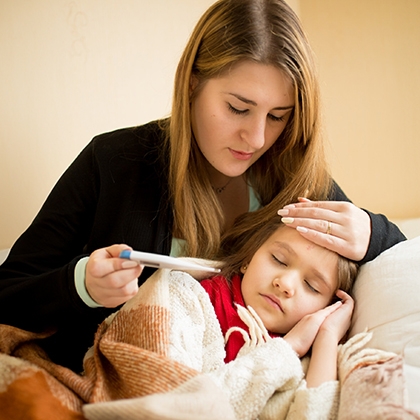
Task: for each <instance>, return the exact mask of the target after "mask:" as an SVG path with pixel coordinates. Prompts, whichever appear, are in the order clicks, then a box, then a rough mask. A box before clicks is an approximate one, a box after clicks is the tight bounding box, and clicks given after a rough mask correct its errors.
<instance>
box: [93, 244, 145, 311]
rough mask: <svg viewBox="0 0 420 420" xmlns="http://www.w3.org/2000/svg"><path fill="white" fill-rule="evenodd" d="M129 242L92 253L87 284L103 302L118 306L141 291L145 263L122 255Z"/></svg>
mask: <svg viewBox="0 0 420 420" xmlns="http://www.w3.org/2000/svg"><path fill="white" fill-rule="evenodd" d="M125 249H131V248H130V247H129V246H127V245H112V246H110V247H107V248H101V249H98V250H96V251H94V252H92V254H91V255H90V257H89V261H88V262H87V265H86V277H85V285H86V290H87V292H88V293H89V295H90V297H91V298H92V299H93V300H94V301H95V302H96V303H98V304H99V305H102V306H105V307H106V308H115V307H117V306H118V305H121V304H123V303H125V302H127V301H128V300H129V299H131V298H132V297H133V296H134V295H135V294H136V293H137V291H138V288H139V287H138V277H139V276H140V274H141V272H142V271H143V266H141V265H139V264H138V263H137V262H135V261H131V260H125V259H122V258H119V255H120V253H121V251H124V250H125Z"/></svg>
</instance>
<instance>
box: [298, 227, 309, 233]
mask: <svg viewBox="0 0 420 420" xmlns="http://www.w3.org/2000/svg"><path fill="white" fill-rule="evenodd" d="M296 230H297V231H298V232H302V233H308V229H306V227H303V226H298V227H297V228H296Z"/></svg>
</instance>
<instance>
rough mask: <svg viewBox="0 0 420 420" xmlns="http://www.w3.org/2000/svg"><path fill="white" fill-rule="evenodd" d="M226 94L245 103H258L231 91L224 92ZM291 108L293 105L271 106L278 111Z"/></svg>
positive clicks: (254, 104)
mask: <svg viewBox="0 0 420 420" xmlns="http://www.w3.org/2000/svg"><path fill="white" fill-rule="evenodd" d="M226 93H227V94H228V95H232V96H234V97H235V98H236V99H239V100H240V101H242V102H244V103H246V104H247V105H253V106H257V105H258V104H257V103H256V102H255V101H253V100H252V99H247V98H244V97H243V96H241V95H238V94H237V93H231V92H226ZM292 108H294V105H286V106H276V107H275V108H273V109H275V110H278V111H284V110H287V109H292Z"/></svg>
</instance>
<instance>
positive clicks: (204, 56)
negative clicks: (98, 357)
mask: <svg viewBox="0 0 420 420" xmlns="http://www.w3.org/2000/svg"><path fill="white" fill-rule="evenodd" d="M243 60H252V61H254V62H258V63H262V64H268V65H273V66H275V67H276V68H278V69H280V70H281V71H282V72H283V74H285V75H286V76H287V77H288V78H290V80H291V82H292V85H293V87H294V95H295V107H294V110H293V112H292V115H291V117H290V119H289V121H288V123H287V125H286V127H285V129H284V131H283V133H282V134H281V135H280V137H279V138H278V140H277V141H276V142H275V144H274V145H273V146H272V147H271V148H270V149H269V150H268V151H267V152H266V153H265V154H264V155H263V156H262V157H261V158H260V159H259V160H258V161H257V162H255V163H254V164H253V165H252V167H251V168H250V169H249V170H248V171H247V173H246V179H247V182H248V183H249V184H250V185H251V186H252V187H253V188H254V190H255V192H256V193H257V196H258V197H259V199H260V202H261V204H262V206H264V207H263V208H262V209H261V210H259V211H257V212H254V213H252V214H249V219H248V220H247V222H246V223H247V225H246V226H244V225H242V226H241V225H239V226H238V227H237V228H236V229H239V230H237V232H236V233H235V235H236V234H237V233H240V232H241V231H242V229H245V230H246V229H248V228H250V229H255V228H257V227H258V226H260V225H261V223H264V221H267V220H268V218H270V217H271V216H272V215H273V214H274V213H273V210H274V211H276V210H277V209H278V208H281V207H282V206H283V205H285V204H287V203H290V202H293V201H295V200H296V199H297V197H298V196H300V195H304V194H305V195H306V196H308V197H310V198H313V199H325V198H326V196H327V193H328V191H329V188H330V177H329V175H328V171H327V169H326V168H327V165H326V162H325V157H324V150H323V142H322V139H321V137H320V107H319V92H318V82H317V76H316V72H315V65H314V58H313V53H312V51H311V48H310V46H309V44H308V41H307V39H306V36H305V34H304V32H303V30H302V28H301V25H300V22H299V20H298V18H297V17H296V15H295V13H294V12H293V11H292V10H291V9H290V7H289V6H288V5H287V4H286V3H285V2H284V1H283V0H219V1H217V2H216V3H214V4H213V5H212V6H211V7H210V8H209V9H208V10H207V12H205V14H204V15H203V16H202V17H201V19H200V20H199V22H198V23H197V25H196V27H195V29H194V31H193V33H192V35H191V37H190V40H189V42H188V44H187V46H186V48H185V50H184V53H183V55H182V57H181V59H180V62H179V64H178V68H177V71H176V75H175V83H174V94H173V104H172V114H171V117H170V118H169V119H168V120H167V121H166V123H165V124H166V125H165V127H164V128H165V130H166V133H167V146H168V147H169V150H170V161H169V188H170V197H171V200H172V205H173V216H174V230H173V234H174V236H176V237H179V238H182V239H185V240H186V250H185V253H186V255H189V256H193V257H202V258H214V257H215V256H216V255H217V252H218V250H219V247H220V240H221V239H220V238H221V235H222V233H223V226H224V217H223V213H222V210H221V207H220V204H219V202H218V200H217V198H216V195H215V193H214V191H213V190H212V188H211V185H210V182H209V180H208V177H207V176H206V172H205V170H204V169H203V168H204V167H205V165H204V161H205V158H204V157H203V155H202V154H201V152H200V150H199V148H198V146H197V143H196V141H195V139H194V136H193V133H192V128H191V113H190V105H191V104H190V101H191V86H190V83H191V80H192V79H191V78H192V76H194V77H195V78H196V80H198V87H196V89H199V88H200V86H202V84H203V83H205V82H206V81H207V80H209V79H211V78H215V77H218V76H220V75H222V74H224V72H226V71H228V70H229V69H230V68H231V67H232V66H233V65H235V64H236V63H238V62H240V61H243Z"/></svg>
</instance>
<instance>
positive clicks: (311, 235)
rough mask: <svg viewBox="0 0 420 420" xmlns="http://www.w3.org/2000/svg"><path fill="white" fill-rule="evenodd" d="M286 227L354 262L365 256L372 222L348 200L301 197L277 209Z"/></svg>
mask: <svg viewBox="0 0 420 420" xmlns="http://www.w3.org/2000/svg"><path fill="white" fill-rule="evenodd" d="M278 214H279V215H280V216H282V221H283V223H285V224H286V225H287V226H290V227H293V228H296V230H298V231H299V233H300V234H301V235H302V236H303V237H305V238H306V239H309V240H310V241H312V242H314V243H316V244H317V245H321V246H323V247H325V248H328V249H330V250H331V251H335V252H337V253H338V254H340V255H342V256H343V257H346V258H348V259H350V260H353V261H360V260H361V259H363V257H364V256H365V255H366V252H367V249H368V246H369V241H370V234H371V225H370V217H369V215H368V214H367V213H366V212H365V211H363V210H362V209H360V208H359V207H356V206H355V205H354V204H352V203H349V202H347V201H310V200H308V199H307V198H299V203H294V204H289V205H287V206H285V207H283V209H281V210H279V211H278Z"/></svg>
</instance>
